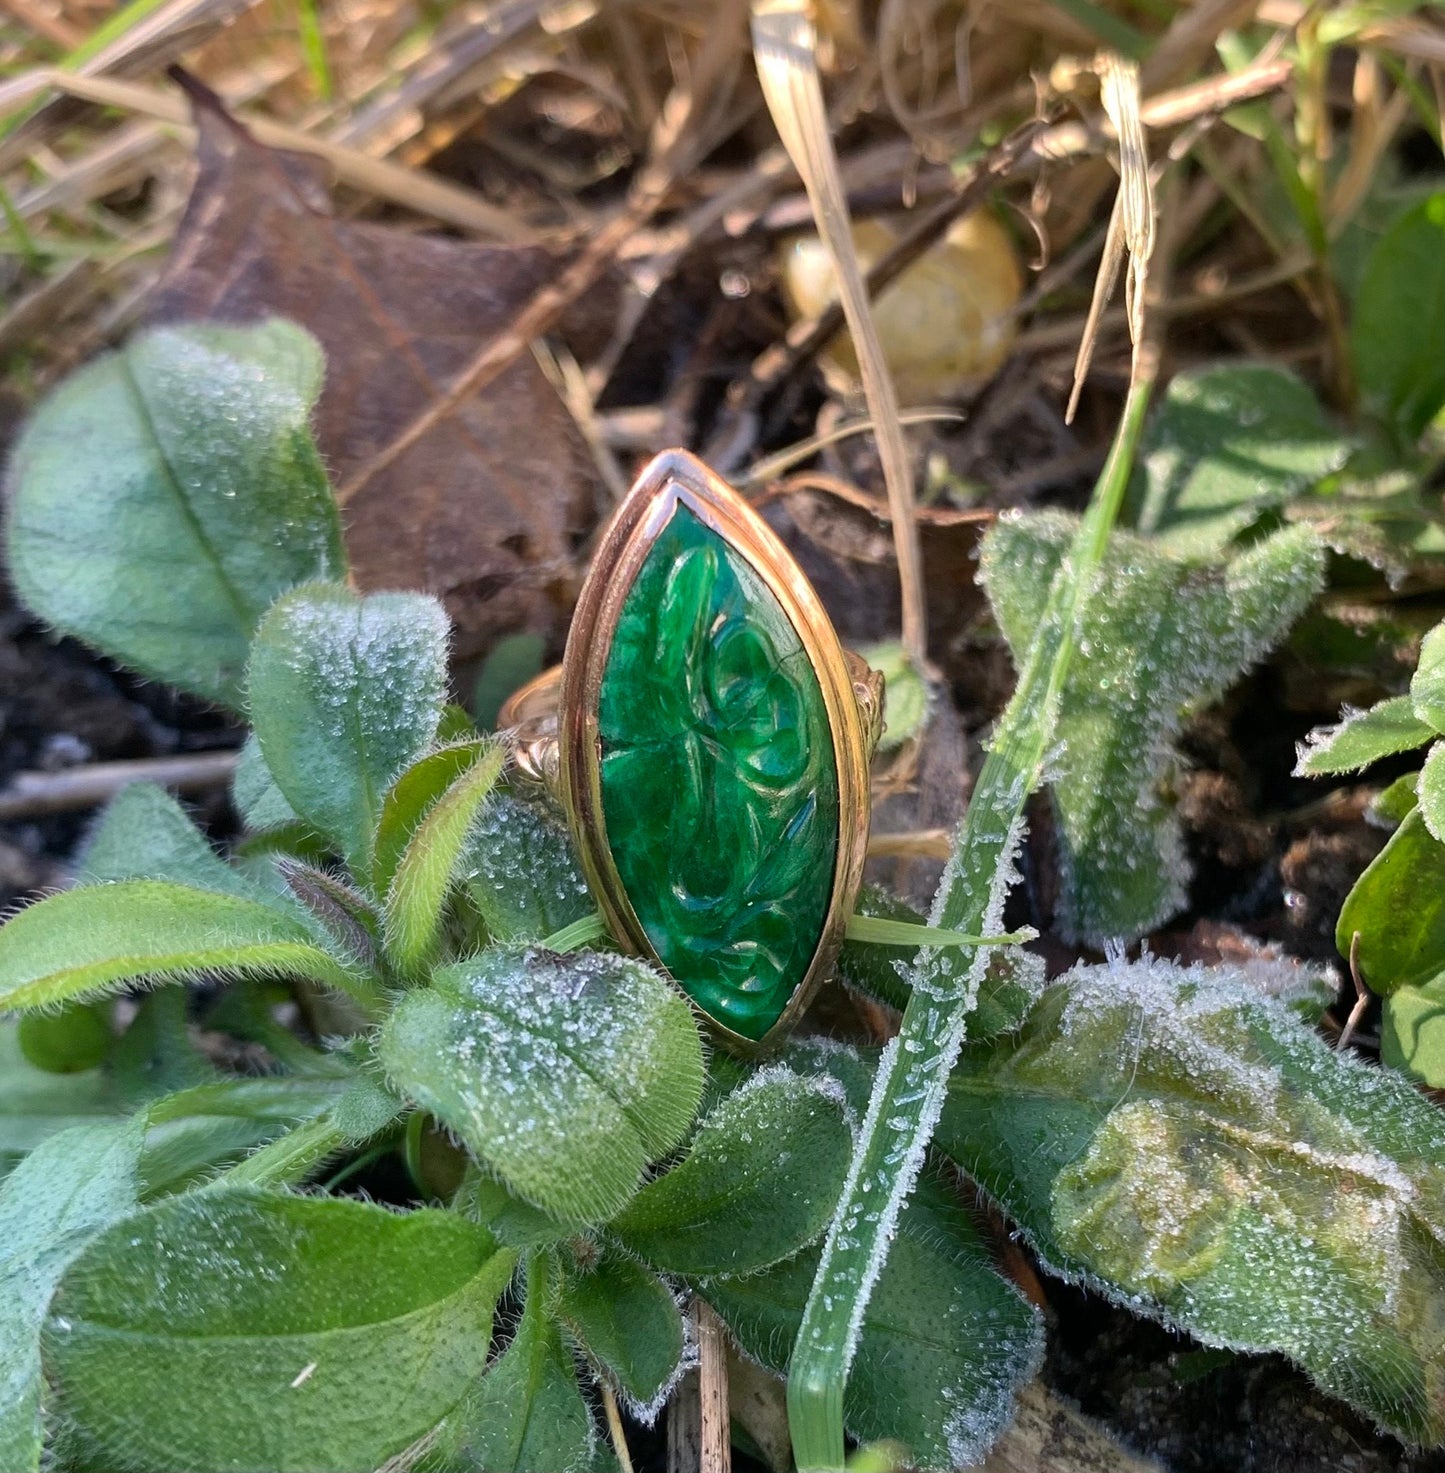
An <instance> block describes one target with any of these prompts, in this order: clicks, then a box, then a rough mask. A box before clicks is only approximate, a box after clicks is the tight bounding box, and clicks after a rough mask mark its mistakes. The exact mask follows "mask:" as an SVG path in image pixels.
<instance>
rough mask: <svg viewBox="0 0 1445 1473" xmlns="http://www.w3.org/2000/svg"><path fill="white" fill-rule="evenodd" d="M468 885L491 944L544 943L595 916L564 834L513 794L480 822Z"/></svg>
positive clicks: (497, 801)
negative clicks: (566, 927)
mask: <svg viewBox="0 0 1445 1473" xmlns="http://www.w3.org/2000/svg"><path fill="white" fill-rule="evenodd" d="M467 884H468V890H469V892H470V894H471V897H472V903H473V904H474V905H475V906H476V908H477V911H478V913H479V914H480V915H481V917H482V920H483V921H484V922H485V923H486V927H487V933H488V935H489V936H491V938H492V939H493V940H494V941H504V942H507V941H541V940H543V939H544V938H545V937H547V936H551V935H554V934H555V933H556V932H558V931H560V930H561V929H562V928H563V927H564V926H568V925H571V923H572V922H573V921H579V920H581V919H582V918H583V917H584V916H587V915H590V914H592V912H593V910H594V904H593V901H592V897H591V894H590V893H589V891H588V889H587V881H586V879H585V878H584V877H583V874H582V870H581V868H580V867H579V866H578V863H577V857H576V855H575V854H574V852H573V849H572V841H571V839H570V838H569V837H568V834H567V830H566V829H565V828H564V827H563V826H562V824H561V823H560V822H559V821H558V819H557V817H556V815H555V814H554V813H552V812H551V811H550V810H549V809H547V808H546V807H545V806H544V805H543V804H542V803H540V802H534V801H529V800H526V799H523V798H519V797H517V796H516V795H515V794H512V793H497V794H494V795H493V798H492V801H491V802H490V803H488V804H487V806H486V807H485V808H484V809H483V810H482V811H481V814H480V815H479V816H478V818H477V822H476V825H475V827H474V828H473V829H472V840H471V845H470V856H469V879H468V882H467Z"/></svg>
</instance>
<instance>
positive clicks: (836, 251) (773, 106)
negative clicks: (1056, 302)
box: [753, 0, 928, 665]
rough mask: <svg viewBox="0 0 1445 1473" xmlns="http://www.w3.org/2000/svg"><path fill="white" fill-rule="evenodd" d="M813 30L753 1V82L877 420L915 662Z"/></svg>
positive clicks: (886, 418) (919, 598)
mask: <svg viewBox="0 0 1445 1473" xmlns="http://www.w3.org/2000/svg"><path fill="white" fill-rule="evenodd" d="M817 45H818V38H817V33H816V32H815V31H814V29H813V23H812V21H810V20H809V19H808V15H807V9H806V6H805V5H804V4H803V3H802V0H754V3H753V54H754V56H755V57H756V59H757V68H758V80H759V81H760V82H761V83H762V87H763V96H764V98H766V100H767V104H768V111H769V112H770V113H771V114H772V117H773V123H774V125H775V126H776V127H777V130H778V135H779V137H781V138H782V140H783V147H784V148H786V149H787V151H788V156H789V158H791V159H792V161H793V166H794V168H796V169H797V171H798V174H799V177H800V178H801V179H802V181H803V187H804V188H805V189H806V190H807V192H808V202H809V204H810V205H811V206H812V210H813V218H814V220H815V221H816V223H817V226H818V234H819V235H820V236H821V237H822V240H823V244H824V245H825V246H826V247H827V249H828V254H829V256H830V257H831V258H832V261H833V271H834V274H835V275H836V277H837V278H838V297H839V300H840V301H841V302H842V304H843V315H844V317H845V319H846V320H847V323H848V331H849V333H850V334H851V335H852V338H853V346H854V349H855V351H856V352H857V354H858V368H859V372H860V374H861V377H862V379H863V395H864V398H865V399H867V401H868V412H869V414H870V415H871V416H872V418H873V423H874V427H875V435H876V438H877V443H878V458H879V460H880V461H881V462H882V466H883V481H884V484H885V485H886V486H887V488H888V502H889V506H890V507H891V509H892V530H893V547H894V552H895V555H896V556H897V558H898V581H899V583H900V584H901V585H902V590H903V620H902V624H903V629H902V634H903V647H904V648H905V649H906V650H907V651H908V653H909V655H910V656H911V657H912V659H913V661H914V663H915V665H918V664H921V663H922V661H923V660H924V659H925V658H926V655H927V644H928V623H927V615H926V612H925V604H924V596H923V561H922V553H921V552H920V550H919V541H918V525H917V520H916V518H915V517H914V515H913V468H912V466H911V465H910V464H909V460H908V447H907V445H906V444H905V443H904V440H903V431H902V428H901V427H900V423H899V416H898V395H897V393H896V391H895V390H894V387H893V377H892V375H891V374H890V373H889V371H888V363H887V360H886V359H885V357H884V355H883V345H882V343H881V342H880V341H879V339H878V333H877V330H876V329H875V328H874V326H873V314H872V311H871V309H870V307H869V305H868V288H867V286H866V285H865V284H864V281H863V270H862V267H861V266H860V265H859V263H858V253H857V251H856V250H855V249H854V247H853V230H852V226H851V224H850V223H849V219H848V201H847V196H846V194H845V192H844V189H843V176H842V173H841V171H840V170H839V168H838V156H837V154H836V153H835V152H834V150H833V139H832V135H831V133H830V131H829V127H828V109H827V106H826V105H825V103H824V101H823V86H822V82H821V80H820V78H819V74H818V55H817Z"/></svg>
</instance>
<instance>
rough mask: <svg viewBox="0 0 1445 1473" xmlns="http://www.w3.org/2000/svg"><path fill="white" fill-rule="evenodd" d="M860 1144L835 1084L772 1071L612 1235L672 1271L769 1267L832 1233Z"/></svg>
mask: <svg viewBox="0 0 1445 1473" xmlns="http://www.w3.org/2000/svg"><path fill="white" fill-rule="evenodd" d="M852 1146H853V1137H852V1133H851V1132H850V1130H849V1129H848V1124H847V1121H846V1120H845V1119H844V1115H843V1110H842V1108H841V1091H840V1090H839V1088H838V1086H837V1085H836V1084H834V1083H833V1081H832V1080H830V1079H825V1078H811V1079H808V1078H801V1077H799V1076H798V1075H796V1074H793V1073H792V1072H791V1071H789V1070H769V1071H766V1072H764V1073H761V1074H758V1075H755V1076H754V1077H753V1078H752V1079H750V1080H749V1081H748V1082H747V1083H746V1084H744V1085H743V1086H742V1087H741V1088H740V1089H737V1090H735V1091H734V1092H733V1093H732V1094H730V1095H729V1096H728V1097H727V1098H726V1099H725V1100H724V1101H723V1102H722V1103H721V1104H720V1105H719V1106H718V1107H717V1108H716V1109H715V1110H713V1111H712V1113H711V1114H709V1115H708V1116H707V1118H706V1119H705V1120H704V1121H703V1122H702V1124H701V1125H700V1126H699V1127H698V1130H697V1134H696V1135H695V1136H694V1137H693V1140H692V1146H691V1148H690V1150H689V1152H688V1155H687V1158H686V1159H685V1160H684V1161H683V1162H682V1163H681V1164H680V1165H678V1166H674V1167H673V1169H672V1170H671V1171H669V1172H668V1173H667V1175H666V1176H663V1177H661V1178H659V1179H658V1180H657V1181H654V1182H650V1183H649V1184H648V1185H647V1186H645V1187H644V1188H643V1189H642V1190H641V1192H639V1193H638V1194H637V1196H636V1197H634V1198H633V1200H632V1202H631V1203H630V1204H629V1205H628V1207H627V1208H626V1210H625V1211H624V1212H623V1213H622V1214H621V1216H619V1217H617V1218H615V1219H614V1220H613V1221H612V1223H611V1224H610V1227H609V1231H610V1232H611V1233H612V1234H614V1235H615V1236H616V1237H617V1238H618V1239H619V1240H620V1241H621V1243H622V1245H623V1246H624V1247H625V1248H626V1249H628V1251H629V1252H632V1253H635V1254H636V1255H637V1256H638V1257H639V1258H642V1259H644V1260H645V1261H646V1262H648V1263H650V1264H651V1265H652V1266H653V1267H654V1268H659V1269H662V1270H663V1271H664V1272H667V1273H675V1274H685V1275H692V1276H706V1275H711V1274H746V1273H752V1272H755V1271H756V1270H758V1269H762V1268H767V1267H768V1266H769V1265H771V1264H774V1263H777V1262H778V1261H779V1260H781V1259H784V1258H788V1257H790V1256H791V1255H792V1254H794V1253H796V1252H797V1251H798V1249H799V1248H802V1247H804V1246H806V1245H807V1244H808V1243H811V1242H813V1241H814V1240H815V1239H816V1238H817V1237H818V1236H819V1234H821V1233H822V1231H823V1229H824V1228H825V1227H827V1225H828V1219H829V1218H830V1217H831V1216H832V1215H833V1206H834V1204H835V1203H836V1202H837V1200H838V1192H839V1191H840V1190H841V1188H842V1185H843V1177H844V1175H845V1174H846V1173H847V1170H848V1158H849V1156H850V1154H851V1153H852Z"/></svg>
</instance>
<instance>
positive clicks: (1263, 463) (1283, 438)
mask: <svg viewBox="0 0 1445 1473" xmlns="http://www.w3.org/2000/svg"><path fill="white" fill-rule="evenodd" d="M1348 453H1349V440H1348V439H1347V438H1346V437H1345V436H1343V435H1342V434H1340V432H1339V431H1338V430H1337V429H1335V427H1334V426H1333V425H1332V424H1331V423H1330V419H1329V416H1328V415H1327V414H1326V413H1325V411H1324V409H1323V408H1322V407H1321V405H1320V402H1319V400H1318V399H1317V398H1316V397H1315V393H1314V390H1313V389H1311V388H1310V386H1309V385H1308V384H1306V383H1305V382H1304V381H1303V380H1302V379H1300V378H1298V377H1296V375H1294V374H1293V373H1290V372H1288V371H1287V370H1285V369H1282V368H1275V367H1273V366H1271V365H1269V364H1264V363H1243V364H1230V365H1229V366H1227V367H1219V368H1206V369H1200V370H1196V371H1194V372H1186V373H1180V374H1176V375H1175V376H1174V378H1173V380H1172V381H1171V382H1170V385H1169V388H1168V390H1167V391H1166V392H1165V394H1164V398H1163V399H1162V401H1161V402H1160V404H1159V407H1158V409H1157V410H1156V411H1155V412H1154V414H1153V415H1152V416H1151V418H1150V420H1149V424H1148V427H1147V428H1146V429H1145V431H1144V443H1143V445H1142V446H1141V449H1140V457H1139V461H1138V468H1137V470H1136V472H1135V478H1136V486H1137V492H1136V494H1138V495H1139V497H1140V505H1139V514H1138V519H1137V526H1138V529H1139V531H1140V532H1143V533H1145V534H1147V535H1149V536H1150V537H1152V538H1154V539H1155V540H1156V541H1157V542H1158V543H1160V544H1161V545H1163V546H1165V547H1168V548H1169V549H1170V550H1171V551H1174V552H1181V553H1206V554H1207V553H1212V552H1216V551H1218V550H1219V549H1222V548H1223V547H1224V546H1225V544H1227V543H1228V542H1229V541H1231V539H1232V538H1233V537H1234V536H1235V535H1236V534H1237V533H1239V532H1242V531H1243V530H1244V529H1245V528H1246V527H1248V526H1249V525H1250V524H1251V523H1253V522H1254V521H1256V520H1257V519H1258V518H1259V517H1260V515H1261V514H1262V513H1263V512H1265V511H1268V510H1270V509H1271V508H1274V507H1280V506H1283V505H1285V503H1286V502H1288V501H1290V500H1291V499H1292V498H1294V497H1295V496H1297V495H1299V494H1300V492H1302V491H1304V490H1306V489H1307V488H1308V487H1310V486H1312V485H1313V484H1314V483H1315V482H1316V481H1318V480H1320V479H1321V478H1323V477H1324V476H1327V475H1328V474H1329V473H1330V472H1331V471H1335V470H1338V469H1339V468H1340V466H1342V465H1343V464H1344V462H1345V458H1346V456H1347V455H1348Z"/></svg>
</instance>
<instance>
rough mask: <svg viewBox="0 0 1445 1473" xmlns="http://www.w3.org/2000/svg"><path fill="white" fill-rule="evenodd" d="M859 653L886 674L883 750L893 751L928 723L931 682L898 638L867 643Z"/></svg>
mask: <svg viewBox="0 0 1445 1473" xmlns="http://www.w3.org/2000/svg"><path fill="white" fill-rule="evenodd" d="M858 653H859V654H860V655H861V656H862V657H863V659H865V660H867V662H868V663H869V664H870V665H871V666H872V667H873V668H874V669H875V670H876V671H877V672H878V673H879V674H880V675H881V676H882V677H883V734H882V735H881V736H880V737H879V739H878V748H879V750H880V751H884V752H888V751H892V750H893V749H894V748H896V747H901V746H902V745H903V744H904V742H907V741H911V740H912V739H913V738H914V737H916V736H919V735H920V734H921V733H922V731H923V728H924V727H925V726H926V725H927V723H928V682H927V681H926V680H925V679H924V678H923V676H922V675H921V674H920V673H919V672H918V670H916V669H915V668H914V666H913V664H912V663H911V662H910V660H909V658H908V652H907V651H906V650H905V649H904V648H903V646H902V645H901V644H899V643H898V642H897V641H896V640H889V641H887V642H886V643H884V644H872V645H867V646H865V647H864V648H863V649H860V650H859V651H858Z"/></svg>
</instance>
